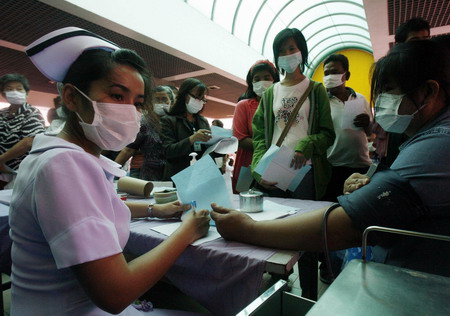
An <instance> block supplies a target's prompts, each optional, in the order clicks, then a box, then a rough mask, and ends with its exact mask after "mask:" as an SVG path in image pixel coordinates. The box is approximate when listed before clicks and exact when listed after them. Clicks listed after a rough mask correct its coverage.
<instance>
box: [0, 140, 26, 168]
mask: <svg viewBox="0 0 450 316" xmlns="http://www.w3.org/2000/svg"><path fill="white" fill-rule="evenodd" d="M33 139H34V137H25V138H22V139H21V140H20V141H19V142H18V143H17V144H15V145H14V146H12V147H11V148H10V149H8V150H7V151H6V152H4V153H3V154H2V155H0V163H1V164H5V163H7V162H8V161H10V160H12V159H14V158H17V157H20V156H22V155H24V154H26V153H27V152H29V151H30V149H31V145H32V144H33Z"/></svg>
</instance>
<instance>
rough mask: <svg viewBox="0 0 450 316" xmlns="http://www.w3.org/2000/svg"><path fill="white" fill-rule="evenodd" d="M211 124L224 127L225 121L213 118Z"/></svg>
mask: <svg viewBox="0 0 450 316" xmlns="http://www.w3.org/2000/svg"><path fill="white" fill-rule="evenodd" d="M211 125H213V126H218V127H223V122H222V121H221V120H213V121H212V122H211Z"/></svg>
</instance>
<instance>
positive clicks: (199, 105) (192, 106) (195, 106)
mask: <svg viewBox="0 0 450 316" xmlns="http://www.w3.org/2000/svg"><path fill="white" fill-rule="evenodd" d="M203 104H204V103H203V101H202V100H198V99H196V98H193V97H191V96H189V102H188V103H187V104H186V109H187V111H188V112H189V113H191V114H196V113H198V112H200V111H201V109H203Z"/></svg>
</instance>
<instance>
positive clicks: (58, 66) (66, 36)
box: [25, 26, 120, 82]
mask: <svg viewBox="0 0 450 316" xmlns="http://www.w3.org/2000/svg"><path fill="white" fill-rule="evenodd" d="M93 48H101V49H105V50H111V51H113V50H117V49H120V47H119V46H117V45H116V44H114V43H113V42H110V41H108V40H107V39H104V38H103V37H101V36H99V35H97V34H94V33H92V32H89V31H86V30H83V29H80V28H78V27H73V26H71V27H65V28H62V29H59V30H56V31H53V32H51V33H49V34H47V35H44V36H42V37H41V38H39V39H38V40H36V41H34V42H33V43H31V44H30V45H28V46H27V47H26V48H25V53H26V54H27V55H28V57H30V59H31V61H32V62H33V64H34V65H35V66H36V67H37V68H38V69H39V70H40V71H41V72H42V73H43V74H44V75H45V76H46V77H47V78H49V79H51V80H54V81H58V82H61V81H63V79H64V77H65V76H66V74H67V71H68V70H69V68H70V66H71V65H72V64H73V62H74V61H75V60H76V59H77V58H78V57H79V56H80V55H81V53H83V51H85V50H87V49H93Z"/></svg>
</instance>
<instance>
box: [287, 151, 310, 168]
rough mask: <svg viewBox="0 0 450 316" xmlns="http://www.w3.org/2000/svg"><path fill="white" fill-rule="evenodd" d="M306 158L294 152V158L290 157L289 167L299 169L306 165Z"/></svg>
mask: <svg viewBox="0 0 450 316" xmlns="http://www.w3.org/2000/svg"><path fill="white" fill-rule="evenodd" d="M306 160H307V159H306V157H305V155H303V154H302V153H301V152H299V151H296V152H295V153H294V157H292V161H291V165H290V167H291V168H292V167H293V168H294V169H300V168H301V167H303V166H304V165H305V164H306Z"/></svg>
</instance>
